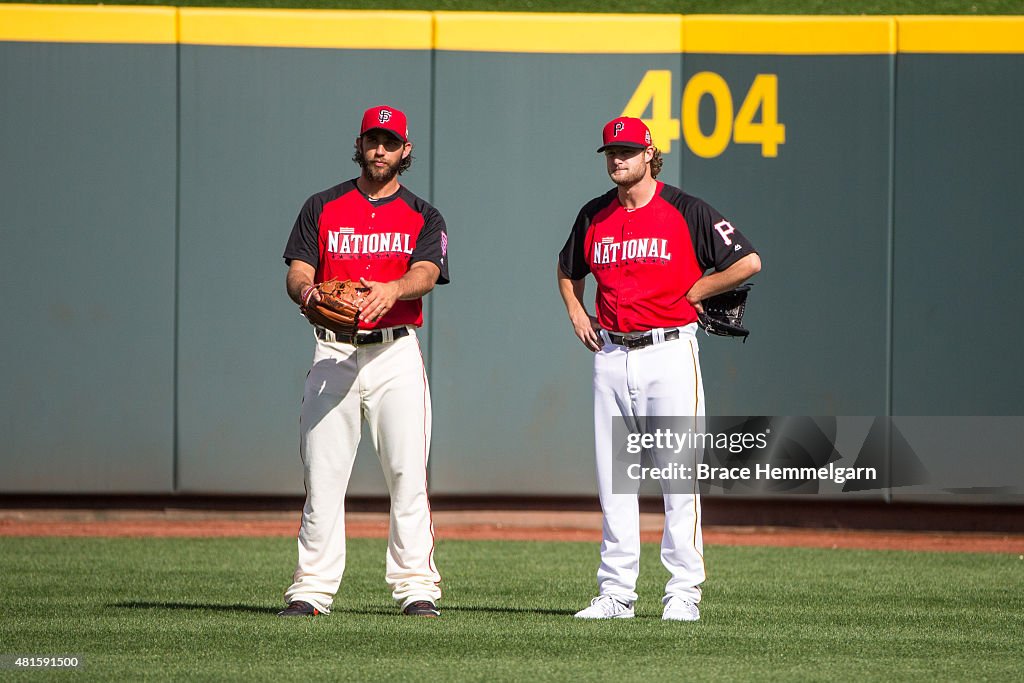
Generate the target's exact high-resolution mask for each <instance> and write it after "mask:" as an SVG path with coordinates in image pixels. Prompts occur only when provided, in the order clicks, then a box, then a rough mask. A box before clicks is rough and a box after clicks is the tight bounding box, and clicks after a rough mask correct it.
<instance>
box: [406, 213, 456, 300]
mask: <svg viewBox="0 0 1024 683" xmlns="http://www.w3.org/2000/svg"><path fill="white" fill-rule="evenodd" d="M419 261H428V262H430V263H433V264H434V265H435V266H437V267H438V268H440V269H441V274H440V275H438V276H437V284H439V285H446V284H448V283H449V282H450V280H449V279H448V226H446V225H445V222H444V218H442V217H441V213H440V212H439V211H438V210H437V209H435V208H434V207H432V206H431V207H429V208H428V209H427V210H426V212H425V213H424V214H423V228H422V229H420V234H419V236H418V237H417V238H416V246H415V247H414V248H413V250H412V256H410V257H409V265H410V266H411V265H412V264H414V263H417V262H419Z"/></svg>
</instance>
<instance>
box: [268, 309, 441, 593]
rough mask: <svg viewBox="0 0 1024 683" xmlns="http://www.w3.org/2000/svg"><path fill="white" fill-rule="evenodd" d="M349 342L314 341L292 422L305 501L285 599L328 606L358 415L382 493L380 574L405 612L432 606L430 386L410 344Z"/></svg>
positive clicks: (341, 567)
mask: <svg viewBox="0 0 1024 683" xmlns="http://www.w3.org/2000/svg"><path fill="white" fill-rule="evenodd" d="M409 329H410V334H409V335H408V336H406V337H402V338H401V339H397V340H395V341H394V342H391V343H387V344H374V345H367V346H358V347H356V346H352V345H351V344H343V343H334V342H325V341H321V340H319V339H318V340H317V344H316V351H315V353H314V355H313V367H312V368H311V369H310V371H309V374H308V375H307V377H306V386H305V390H304V393H303V398H302V411H301V415H300V418H299V425H300V428H299V431H300V447H299V451H300V455H301V456H302V464H303V470H304V475H305V485H306V504H305V507H304V508H303V511H302V525H301V526H300V528H299V537H298V547H299V560H298V566H297V567H296V569H295V575H294V577H293V580H294V583H293V584H292V585H291V587H289V588H288V590H287V591H286V592H285V601H286V602H289V603H290V602H292V601H294V600H302V601H305V602H308V603H310V604H312V605H313V606H315V607H317V608H318V609H319V610H320V611H322V612H324V613H327V612H329V611H330V608H331V605H332V603H333V601H334V595H335V593H336V592H337V591H338V587H339V585H340V584H341V578H342V574H344V572H345V492H346V490H347V489H348V482H349V477H350V475H351V473H352V465H353V463H354V462H355V457H356V448H357V447H358V446H359V439H360V434H361V431H360V430H361V421H360V418H361V416H365V418H366V421H367V425H368V427H369V432H370V436H371V438H372V439H373V445H374V448H375V450H376V451H377V455H378V457H379V458H380V463H381V467H382V468H383V471H384V479H385V481H386V482H387V485H388V490H389V491H390V494H391V525H390V529H389V533H388V550H387V569H386V574H385V578H386V581H387V584H388V586H389V588H390V589H391V592H392V596H393V597H394V599H395V600H397V601H398V602H399V603H400V604H401V607H402V608H403V609H404V608H405V606H406V605H408V604H409V603H411V602H414V601H416V600H431V601H433V602H437V600H438V599H439V598H440V597H441V589H440V587H439V585H438V584H439V582H440V581H441V576H440V575H439V574H438V572H437V568H436V567H435V566H434V560H433V554H434V527H433V523H432V522H431V516H430V502H429V500H428V498H427V454H428V452H429V450H430V423H431V412H430V391H429V387H428V385H427V375H426V371H425V369H424V367H423V357H422V355H421V353H420V347H419V342H418V340H417V339H416V335H415V331H414V329H413V328H412V327H410V328H409Z"/></svg>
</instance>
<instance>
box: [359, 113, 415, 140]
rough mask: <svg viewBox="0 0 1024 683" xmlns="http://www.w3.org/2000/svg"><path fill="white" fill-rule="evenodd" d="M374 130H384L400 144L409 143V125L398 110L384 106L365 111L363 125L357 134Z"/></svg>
mask: <svg viewBox="0 0 1024 683" xmlns="http://www.w3.org/2000/svg"><path fill="white" fill-rule="evenodd" d="M376 128H380V129H381V130H386V131H387V132H389V133H391V134H392V135H394V136H395V137H397V138H398V139H399V140H401V141H402V142H408V141H409V123H408V121H406V118H405V114H404V113H402V111H401V110H400V109H395V108H394V107H388V106H386V105H381V106H379V107H372V108H370V109H367V110H366V113H365V114H363V125H362V127H360V129H359V134H360V135H362V134H363V133H365V132H366V131H368V130H374V129H376Z"/></svg>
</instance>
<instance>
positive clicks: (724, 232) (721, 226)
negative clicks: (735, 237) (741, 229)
mask: <svg viewBox="0 0 1024 683" xmlns="http://www.w3.org/2000/svg"><path fill="white" fill-rule="evenodd" d="M714 228H715V230H717V231H718V234H719V235H721V236H722V241H723V242H725V246H727V247H731V246H732V240H731V239H730V238H729V235H731V234H733V233H734V232H736V228H734V227H732V225H731V224H730V223H729V221H719V222H717V223H715V225H714ZM737 246H739V245H737Z"/></svg>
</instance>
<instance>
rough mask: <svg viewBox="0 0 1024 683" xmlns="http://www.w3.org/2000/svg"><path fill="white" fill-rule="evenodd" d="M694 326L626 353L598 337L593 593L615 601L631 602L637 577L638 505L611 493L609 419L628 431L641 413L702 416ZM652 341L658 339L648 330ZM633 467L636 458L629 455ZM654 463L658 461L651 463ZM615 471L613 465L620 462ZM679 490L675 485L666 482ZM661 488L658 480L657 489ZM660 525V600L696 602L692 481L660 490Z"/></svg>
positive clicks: (697, 533) (698, 558) (697, 536)
mask: <svg viewBox="0 0 1024 683" xmlns="http://www.w3.org/2000/svg"><path fill="white" fill-rule="evenodd" d="M696 330H697V324H696V323H693V324H690V325H686V326H685V327H680V328H679V331H680V336H679V339H676V340H671V341H661V342H660V343H656V344H653V345H651V346H647V347H645V348H642V349H633V350H627V349H626V348H625V347H623V346H618V345H615V344H612V343H611V342H610V340H609V338H608V336H607V333H604V332H602V338H603V339H604V342H605V343H604V347H603V348H602V349H601V350H600V351H599V352H597V353H596V354H595V357H594V435H595V452H596V456H597V481H598V491H599V494H600V499H601V509H602V511H603V512H604V524H603V532H604V538H603V541H602V543H601V565H600V568H599V569H598V572H597V581H598V588H599V593H600V594H601V595H611V596H614V597H616V598H619V599H621V600H626V601H634V600H636V599H637V593H636V581H637V577H638V575H639V573H640V505H639V498H638V496H637V494H635V493H614V492H613V489H612V478H613V477H612V473H613V469H614V468H613V457H614V456H615V453H614V451H615V443H614V441H613V438H612V425H613V422H614V421H618V422H620V423H621V421H622V420H623V418H625V421H626V423H627V424H629V425H632V426H636V425H638V424H639V422H640V420H638V418H641V417H644V416H660V417H670V416H691V415H692V416H699V415H704V385H703V382H702V381H701V373H700V358H699V352H698V346H697V338H696V336H695V333H696ZM654 334H655V335H656V337H655V338H656V339H658V338H662V339H663V338H664V337H663V331H662V330H655V331H654ZM636 462H637V463H639V462H640V455H639V454H638V455H636ZM657 464H659V465H662V464H663V463H657ZM620 472H621V465H620ZM672 485H673V486H674V487H675V488H674V490H675V491H679V487H680V485H681V482H678V481H677V482H673V483H672ZM667 486H668V484H666V483H665V482H662V487H663V489H666V488H667ZM663 497H664V501H665V528H664V533H663V535H662V541H661V561H662V563H663V564H664V565H665V567H666V568H667V569H668V571H669V573H670V574H671V578H670V579H669V581H668V585H667V586H666V588H665V597H664V599H663V601H664V602H667V601H668V599H669V598H670V597H672V596H680V597H683V598H685V599H687V600H690V601H692V602H694V603H697V602H699V601H700V584H701V583H703V581H704V578H705V573H704V541H703V537H702V535H701V528H700V496H699V495H697V488H696V478H694V480H693V493H669V492H663Z"/></svg>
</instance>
